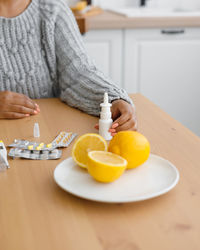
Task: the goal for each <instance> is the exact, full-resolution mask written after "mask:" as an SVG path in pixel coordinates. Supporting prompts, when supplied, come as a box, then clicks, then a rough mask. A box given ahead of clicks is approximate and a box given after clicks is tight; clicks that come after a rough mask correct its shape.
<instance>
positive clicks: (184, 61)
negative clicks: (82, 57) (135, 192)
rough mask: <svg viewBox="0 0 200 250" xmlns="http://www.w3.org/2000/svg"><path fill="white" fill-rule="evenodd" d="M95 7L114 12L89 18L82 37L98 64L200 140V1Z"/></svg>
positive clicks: (125, 0)
mask: <svg viewBox="0 0 200 250" xmlns="http://www.w3.org/2000/svg"><path fill="white" fill-rule="evenodd" d="M66 1H67V2H68V4H69V5H70V6H73V5H75V4H76V2H78V1H76V0H66ZM144 2H145V7H142V8H141V7H140V6H141V4H144ZM92 4H94V5H96V6H100V7H101V8H103V9H104V12H105V13H107V12H108V10H109V13H110V14H107V15H106V14H101V15H99V16H98V17H97V19H95V18H94V19H92V18H91V19H90V22H91V23H92V22H94V24H93V25H92V27H93V28H92V29H89V31H88V32H86V34H84V35H83V39H84V41H85V44H86V49H87V50H88V53H89V54H90V56H91V57H92V58H93V59H94V61H95V62H96V64H97V65H98V66H99V67H100V68H101V69H102V71H103V72H104V73H105V74H106V75H108V76H110V78H112V79H113V81H114V82H115V83H116V84H118V85H119V86H121V87H123V88H125V89H126V90H127V92H128V93H138V92H139V93H142V94H143V95H144V96H146V97H147V98H149V99H150V100H151V101H153V102H154V103H155V104H157V105H158V106H160V107H161V108H162V109H163V110H164V111H165V112H167V113H169V114H170V115H171V116H172V117H174V118H175V119H176V120H178V121H180V122H181V123H182V124H183V125H184V126H186V127H188V128H189V129H191V130H192V131H193V132H194V133H196V135H198V136H200V97H199V96H200V0H147V1H144V0H140V1H139V0H93V1H92ZM110 11H111V12H110ZM117 16H118V18H119V20H118V18H117ZM122 17H123V18H124V19H122ZM125 19H126V20H125ZM180 20H181V21H182V22H180ZM114 22H116V23H114ZM121 22H123V25H122V23H121ZM95 23H96V24H98V25H96V28H95ZM101 23H102V24H101ZM183 23H184V25H183ZM155 127H156V124H155Z"/></svg>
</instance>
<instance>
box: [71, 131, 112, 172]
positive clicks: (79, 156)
mask: <svg viewBox="0 0 200 250" xmlns="http://www.w3.org/2000/svg"><path fill="white" fill-rule="evenodd" d="M107 148H108V145H107V142H106V141H105V140H104V138H103V137H101V136H100V135H98V134H92V133H90V134H84V135H82V136H80V137H79V138H78V140H77V141H76V142H75V144H74V146H73V148H72V157H73V159H74V161H75V162H76V163H77V164H78V166H80V167H82V168H86V164H87V161H88V152H90V151H94V150H99V151H107Z"/></svg>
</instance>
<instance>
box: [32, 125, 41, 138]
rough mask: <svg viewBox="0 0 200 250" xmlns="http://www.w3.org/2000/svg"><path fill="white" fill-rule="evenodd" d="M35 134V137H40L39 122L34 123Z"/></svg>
mask: <svg viewBox="0 0 200 250" xmlns="http://www.w3.org/2000/svg"><path fill="white" fill-rule="evenodd" d="M33 136H34V137H40V128H39V124H38V123H35V124H34V129H33Z"/></svg>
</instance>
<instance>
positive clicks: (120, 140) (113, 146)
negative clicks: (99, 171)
mask: <svg viewBox="0 0 200 250" xmlns="http://www.w3.org/2000/svg"><path fill="white" fill-rule="evenodd" d="M108 151H109V152H112V153H114V154H118V155H120V156H121V157H123V158H125V159H126V160H127V162H128V165H127V168H136V167H138V166H140V165H141V164H143V163H144V162H145V161H146V160H147V159H148V157H149V154H150V144H149V142H148V140H147V138H146V137H145V136H144V135H142V134H140V133H139V132H136V131H121V132H118V133H117V134H116V135H115V136H114V137H113V138H112V140H111V141H110V143H109V146H108Z"/></svg>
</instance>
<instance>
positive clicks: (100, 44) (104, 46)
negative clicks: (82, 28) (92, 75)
mask: <svg viewBox="0 0 200 250" xmlns="http://www.w3.org/2000/svg"><path fill="white" fill-rule="evenodd" d="M83 39H84V41H85V45H86V49H87V51H88V54H89V55H90V57H91V58H92V59H93V60H94V62H95V64H96V65H97V66H98V67H99V68H100V69H101V70H102V71H103V73H104V74H105V75H106V76H109V77H110V78H111V79H112V80H113V81H114V82H115V84H117V85H119V86H121V82H122V39H123V37H122V31H121V30H94V31H89V32H88V33H86V34H85V35H84V37H83Z"/></svg>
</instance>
